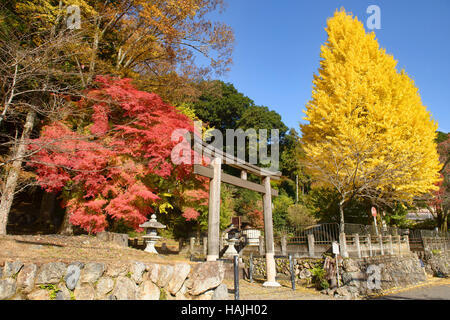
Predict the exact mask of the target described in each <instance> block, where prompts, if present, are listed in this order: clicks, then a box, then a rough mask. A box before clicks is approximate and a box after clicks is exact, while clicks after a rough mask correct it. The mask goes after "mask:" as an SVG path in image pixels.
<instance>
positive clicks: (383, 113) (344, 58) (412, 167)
mask: <svg viewBox="0 0 450 320" xmlns="http://www.w3.org/2000/svg"><path fill="white" fill-rule="evenodd" d="M326 32H327V34H328V39H327V41H326V43H325V44H324V45H323V46H322V48H321V54H320V57H321V58H322V59H321V61H320V68H319V72H318V74H317V75H315V76H314V80H313V92H312V99H311V100H310V101H309V102H308V104H307V105H306V111H305V114H306V117H305V118H304V120H306V121H307V123H306V124H304V125H301V130H302V146H303V148H304V150H305V153H306V157H305V165H306V166H307V167H308V168H309V171H310V173H311V174H312V175H313V177H314V178H315V179H316V180H317V181H320V182H322V183H323V184H324V185H325V186H328V187H330V188H332V189H334V190H335V191H336V192H337V193H338V194H339V196H340V202H339V207H340V223H341V231H343V230H344V221H345V219H344V212H345V206H346V204H348V203H349V202H350V201H351V200H352V199H354V198H356V197H363V198H369V199H370V200H371V202H372V203H374V204H376V203H380V202H384V203H389V202H392V201H404V202H411V201H412V200H413V199H414V197H415V196H418V195H421V194H425V193H428V192H430V191H432V190H435V189H436V186H435V183H436V182H437V181H439V170H440V168H441V165H440V163H439V157H438V153H437V150H436V143H435V142H434V138H435V135H436V129H437V123H436V122H434V121H433V120H432V118H431V116H430V114H429V112H428V111H427V109H426V107H425V106H424V105H423V104H422V101H421V98H420V95H419V93H418V89H417V88H416V87H415V85H414V83H413V81H412V80H411V79H410V78H409V77H408V75H407V74H406V72H405V71H403V70H402V71H400V72H399V71H398V70H397V68H396V64H397V62H396V61H395V60H394V58H393V57H392V56H391V55H388V54H387V53H386V51H385V50H384V49H381V48H380V47H379V44H378V42H377V40H376V38H375V34H374V33H370V34H368V33H366V32H365V30H364V26H363V24H362V23H361V22H360V21H358V20H357V18H356V17H355V18H354V17H352V16H351V15H349V14H347V13H346V12H345V10H341V11H337V12H336V13H335V15H334V17H333V18H330V19H329V20H328V23H327V28H326Z"/></svg>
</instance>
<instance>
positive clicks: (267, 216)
mask: <svg viewBox="0 0 450 320" xmlns="http://www.w3.org/2000/svg"><path fill="white" fill-rule="evenodd" d="M263 185H264V189H265V193H264V195H263V206H264V238H265V242H266V272H267V281H266V282H264V284H263V286H264V287H279V286H280V284H279V283H278V282H276V280H275V276H276V274H277V271H276V265H275V257H274V255H275V248H274V241H273V222H272V195H271V188H270V177H264V179H263Z"/></svg>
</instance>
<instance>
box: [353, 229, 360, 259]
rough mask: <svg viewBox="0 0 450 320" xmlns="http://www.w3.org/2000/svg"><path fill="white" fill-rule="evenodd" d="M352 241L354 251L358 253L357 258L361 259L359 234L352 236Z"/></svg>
mask: <svg viewBox="0 0 450 320" xmlns="http://www.w3.org/2000/svg"><path fill="white" fill-rule="evenodd" d="M353 239H354V241H355V245H356V251H357V253H358V258H361V245H360V244H359V234H355V235H353Z"/></svg>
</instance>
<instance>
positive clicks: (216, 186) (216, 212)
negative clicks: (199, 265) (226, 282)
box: [206, 157, 222, 261]
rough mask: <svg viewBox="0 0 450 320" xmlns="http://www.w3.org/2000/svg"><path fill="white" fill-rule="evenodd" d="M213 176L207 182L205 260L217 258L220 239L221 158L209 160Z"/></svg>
mask: <svg viewBox="0 0 450 320" xmlns="http://www.w3.org/2000/svg"><path fill="white" fill-rule="evenodd" d="M211 166H212V167H213V170H214V177H213V178H212V179H211V180H210V182H209V212H208V254H207V256H206V261H216V260H217V259H219V239H220V182H221V174H222V159H221V158H218V157H217V158H214V159H213V160H212V161H211Z"/></svg>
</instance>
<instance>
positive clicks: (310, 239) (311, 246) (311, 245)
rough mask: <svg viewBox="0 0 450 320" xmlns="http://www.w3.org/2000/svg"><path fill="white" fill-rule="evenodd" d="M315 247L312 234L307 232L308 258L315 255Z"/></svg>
mask: <svg viewBox="0 0 450 320" xmlns="http://www.w3.org/2000/svg"><path fill="white" fill-rule="evenodd" d="M315 251H316V250H315V247H314V234H312V233H311V234H308V253H309V257H310V258H314V256H315V255H316V252H315Z"/></svg>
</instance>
